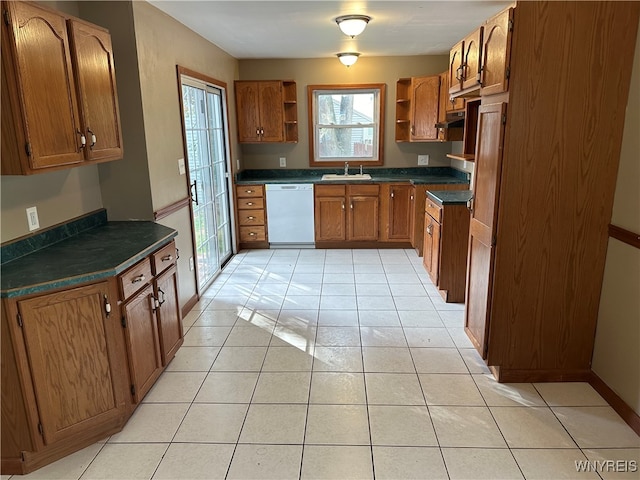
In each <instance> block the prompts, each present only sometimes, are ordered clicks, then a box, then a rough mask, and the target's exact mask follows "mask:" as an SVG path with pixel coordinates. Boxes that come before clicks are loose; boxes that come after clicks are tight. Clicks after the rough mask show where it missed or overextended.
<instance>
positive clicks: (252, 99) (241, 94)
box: [235, 80, 298, 143]
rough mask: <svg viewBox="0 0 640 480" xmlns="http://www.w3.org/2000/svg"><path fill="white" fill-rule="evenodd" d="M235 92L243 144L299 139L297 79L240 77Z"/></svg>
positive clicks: (239, 133) (239, 137)
mask: <svg viewBox="0 0 640 480" xmlns="http://www.w3.org/2000/svg"><path fill="white" fill-rule="evenodd" d="M235 92H236V113H237V118H238V142H239V143H265V142H271V143H284V142H290V143H294V142H297V141H298V126H297V124H298V122H297V104H296V84H295V82H292V81H286V82H285V81H281V80H268V81H244V80H237V81H236V82H235Z"/></svg>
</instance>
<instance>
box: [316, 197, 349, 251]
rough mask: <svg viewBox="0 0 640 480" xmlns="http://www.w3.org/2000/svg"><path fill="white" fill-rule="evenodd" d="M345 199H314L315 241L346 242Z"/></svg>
mask: <svg viewBox="0 0 640 480" xmlns="http://www.w3.org/2000/svg"><path fill="white" fill-rule="evenodd" d="M345 208H346V206H345V197H316V199H315V219H314V221H315V231H316V241H317V242H322V241H339V240H346V239H347V235H346V228H345V226H346V222H345V220H346V212H345Z"/></svg>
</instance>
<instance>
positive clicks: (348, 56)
mask: <svg viewBox="0 0 640 480" xmlns="http://www.w3.org/2000/svg"><path fill="white" fill-rule="evenodd" d="M336 55H337V56H338V60H340V63H342V64H343V65H345V66H347V67H350V66H351V65H353V64H354V63H356V62H357V61H358V57H359V56H360V54H359V53H358V52H341V53H337V54H336Z"/></svg>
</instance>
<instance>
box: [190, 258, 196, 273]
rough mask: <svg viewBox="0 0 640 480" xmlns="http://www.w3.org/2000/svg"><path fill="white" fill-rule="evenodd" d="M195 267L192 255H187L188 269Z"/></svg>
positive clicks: (191, 269)
mask: <svg viewBox="0 0 640 480" xmlns="http://www.w3.org/2000/svg"><path fill="white" fill-rule="evenodd" d="M195 268H196V266H195V264H194V263H193V257H189V270H190V271H192V272H193V270H194V269H195Z"/></svg>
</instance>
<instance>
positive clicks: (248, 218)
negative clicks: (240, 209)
mask: <svg viewBox="0 0 640 480" xmlns="http://www.w3.org/2000/svg"><path fill="white" fill-rule="evenodd" d="M255 219H256V217H247V220H255Z"/></svg>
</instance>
